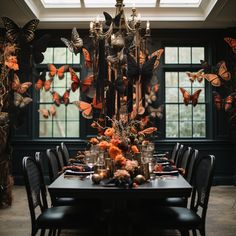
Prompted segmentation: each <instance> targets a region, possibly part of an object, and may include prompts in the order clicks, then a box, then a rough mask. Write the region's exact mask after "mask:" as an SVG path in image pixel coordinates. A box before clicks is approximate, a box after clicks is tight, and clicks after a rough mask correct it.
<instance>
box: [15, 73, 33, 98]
mask: <svg viewBox="0 0 236 236" xmlns="http://www.w3.org/2000/svg"><path fill="white" fill-rule="evenodd" d="M31 85H32V83H31V82H24V83H22V84H21V83H20V79H19V77H18V76H17V74H14V77H13V81H12V84H11V88H12V89H13V90H14V91H16V92H17V93H20V94H23V93H25V92H26V91H27V90H28V88H29V87H30V86H31Z"/></svg>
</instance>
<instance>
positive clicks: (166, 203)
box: [158, 197, 187, 207]
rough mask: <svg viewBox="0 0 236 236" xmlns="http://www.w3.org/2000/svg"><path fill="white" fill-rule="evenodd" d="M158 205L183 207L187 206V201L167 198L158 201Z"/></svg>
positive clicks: (179, 198) (178, 198)
mask: <svg viewBox="0 0 236 236" xmlns="http://www.w3.org/2000/svg"><path fill="white" fill-rule="evenodd" d="M158 204H159V205H160V206H161V205H163V206H176V207H185V206H187V201H186V199H184V198H181V197H168V198H165V199H162V200H159V201H158Z"/></svg>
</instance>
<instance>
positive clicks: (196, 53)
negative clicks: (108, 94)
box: [192, 47, 205, 64]
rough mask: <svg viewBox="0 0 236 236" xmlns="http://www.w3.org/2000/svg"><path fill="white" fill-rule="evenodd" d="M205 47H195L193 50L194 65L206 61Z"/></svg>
mask: <svg viewBox="0 0 236 236" xmlns="http://www.w3.org/2000/svg"><path fill="white" fill-rule="evenodd" d="M204 59H205V55H204V47H193V48H192V63H193V64H200V60H204Z"/></svg>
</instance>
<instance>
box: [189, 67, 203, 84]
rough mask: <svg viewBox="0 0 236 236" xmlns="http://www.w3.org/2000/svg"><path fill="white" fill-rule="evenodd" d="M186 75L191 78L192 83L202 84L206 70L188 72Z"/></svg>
mask: <svg viewBox="0 0 236 236" xmlns="http://www.w3.org/2000/svg"><path fill="white" fill-rule="evenodd" d="M186 75H187V76H188V77H189V80H190V82H192V83H193V82H194V81H196V80H197V81H198V82H199V83H201V82H202V81H203V75H204V69H201V70H199V71H197V72H190V71H186Z"/></svg>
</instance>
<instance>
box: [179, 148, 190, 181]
mask: <svg viewBox="0 0 236 236" xmlns="http://www.w3.org/2000/svg"><path fill="white" fill-rule="evenodd" d="M191 153H192V148H191V147H187V148H186V150H184V152H183V155H182V157H181V158H179V164H178V165H179V168H182V169H184V170H185V171H184V175H183V176H184V178H186V176H187V174H188V166H189V161H190V156H191Z"/></svg>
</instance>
